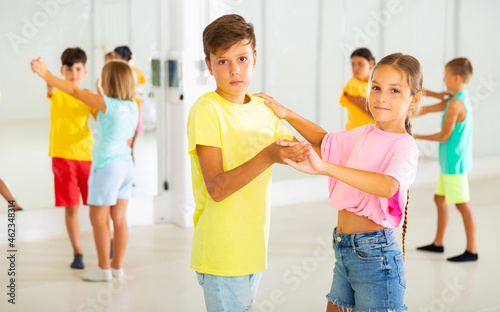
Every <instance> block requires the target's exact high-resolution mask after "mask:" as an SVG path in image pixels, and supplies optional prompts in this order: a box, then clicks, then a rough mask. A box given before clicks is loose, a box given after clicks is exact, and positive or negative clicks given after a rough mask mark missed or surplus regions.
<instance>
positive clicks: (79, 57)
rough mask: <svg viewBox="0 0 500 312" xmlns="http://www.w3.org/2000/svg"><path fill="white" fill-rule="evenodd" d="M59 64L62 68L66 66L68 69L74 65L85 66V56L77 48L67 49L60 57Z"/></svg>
mask: <svg viewBox="0 0 500 312" xmlns="http://www.w3.org/2000/svg"><path fill="white" fill-rule="evenodd" d="M61 63H62V65H63V66H64V65H66V66H68V67H71V66H73V64H75V63H83V65H85V64H86V63H87V54H85V51H83V50H82V49H80V48H79V47H75V48H67V49H66V50H64V52H63V54H62V55H61Z"/></svg>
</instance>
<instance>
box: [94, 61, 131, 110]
mask: <svg viewBox="0 0 500 312" xmlns="http://www.w3.org/2000/svg"><path fill="white" fill-rule="evenodd" d="M101 86H102V90H103V92H104V94H105V95H106V96H109V97H112V98H117V99H119V100H121V101H133V100H134V98H135V82H134V75H133V74H132V70H131V69H130V66H129V65H128V64H127V63H126V62H124V61H122V60H110V61H108V62H106V63H105V64H104V66H103V67H102V72H101Z"/></svg>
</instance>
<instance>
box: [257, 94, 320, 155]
mask: <svg viewBox="0 0 500 312" xmlns="http://www.w3.org/2000/svg"><path fill="white" fill-rule="evenodd" d="M254 95H255V96H258V97H261V98H263V99H264V100H266V101H265V104H266V105H267V106H268V107H269V108H271V109H272V110H273V112H274V113H275V114H276V116H278V118H280V119H284V120H286V121H287V122H288V123H289V124H290V125H291V126H292V127H293V128H294V129H295V130H297V131H298V132H299V133H300V135H302V136H303V137H304V138H305V139H306V140H307V141H308V142H309V143H311V144H312V145H314V146H315V149H316V148H317V147H319V146H321V142H322V141H323V138H324V137H325V135H326V133H327V132H326V131H325V130H324V129H323V128H321V127H320V126H318V125H317V124H315V123H314V122H312V121H309V120H307V119H305V118H304V117H302V116H300V115H298V114H296V113H295V112H293V111H291V110H289V109H288V108H286V107H284V106H283V105H281V104H280V103H278V101H276V100H275V99H274V98H273V97H271V96H269V95H266V94H264V93H257V94H254Z"/></svg>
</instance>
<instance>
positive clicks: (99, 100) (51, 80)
mask: <svg viewBox="0 0 500 312" xmlns="http://www.w3.org/2000/svg"><path fill="white" fill-rule="evenodd" d="M31 69H32V70H33V72H34V73H36V74H38V75H39V76H40V77H42V79H43V80H45V81H46V82H47V85H51V86H54V87H55V88H57V89H59V90H61V91H62V92H64V93H66V94H69V95H71V96H73V97H75V98H77V99H79V100H80V101H82V102H84V103H85V104H87V105H89V106H92V107H94V108H95V109H97V110H99V111H102V112H103V113H105V112H106V104H105V103H104V98H103V97H102V96H101V95H98V94H94V93H92V92H90V91H85V90H82V89H80V88H79V87H77V86H75V85H74V84H72V83H71V82H69V81H66V80H63V79H60V78H57V77H56V76H54V75H52V74H51V73H50V72H49V71H48V70H47V65H46V64H45V62H44V61H42V60H41V59H40V58H38V59H37V60H34V61H32V62H31Z"/></svg>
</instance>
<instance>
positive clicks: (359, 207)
mask: <svg viewBox="0 0 500 312" xmlns="http://www.w3.org/2000/svg"><path fill="white" fill-rule="evenodd" d="M422 81H423V76H422V70H421V67H420V63H419V62H418V61H417V60H416V59H415V58H414V57H412V56H410V55H403V54H401V53H396V54H391V55H388V56H386V57H384V58H383V59H382V60H380V61H379V62H378V63H377V65H375V67H374V68H373V70H372V72H371V75H370V80H369V85H368V91H369V92H368V96H367V100H368V104H369V108H370V111H371V113H372V115H373V117H374V119H375V122H376V123H375V125H366V126H362V127H359V128H356V129H353V130H350V131H341V132H336V133H328V134H327V133H326V131H325V130H323V129H322V128H321V127H319V126H318V125H316V124H314V123H312V122H311V121H309V120H306V119H305V118H303V117H301V116H299V115H297V114H296V113H294V112H292V111H291V110H289V109H287V108H285V107H283V106H282V105H280V104H279V103H278V102H276V101H275V100H274V99H273V98H272V97H269V96H267V95H265V94H256V95H257V96H261V97H263V98H265V99H266V104H267V105H268V106H269V107H270V108H271V109H273V111H274V112H275V113H276V115H278V116H279V117H280V118H282V119H285V120H286V121H287V122H288V123H290V124H291V125H292V126H293V127H294V128H295V129H296V130H297V131H298V132H299V133H300V134H301V135H302V136H304V138H305V139H306V140H307V141H309V142H310V143H312V147H311V149H310V155H309V158H308V159H306V160H304V161H302V162H298V163H297V162H294V161H291V160H286V159H285V161H286V162H287V163H288V164H289V165H290V166H292V167H294V168H295V169H297V170H299V171H302V172H305V173H308V174H316V175H318V174H320V175H326V176H328V177H329V179H328V188H329V193H330V196H329V199H330V205H331V206H332V207H334V208H336V209H338V210H339V212H338V221H337V227H336V228H335V230H334V234H333V235H334V237H333V247H334V250H335V259H336V261H335V268H334V274H333V282H332V287H331V290H330V292H329V294H328V295H327V296H326V297H327V299H328V305H327V311H329V312H332V311H340V310H342V311H344V310H345V309H349V310H354V309H356V311H358V310H359V311H368V310H370V311H371V310H376V311H389V310H390V311H406V310H407V307H406V306H405V304H404V294H405V291H406V273H405V265H404V260H403V258H404V246H405V245H404V236H405V233H406V210H407V203H408V188H409V187H410V185H411V184H412V183H413V181H414V179H415V173H416V169H417V162H418V148H417V146H416V144H415V141H414V139H413V137H412V136H411V121H410V119H411V116H412V113H413V111H414V110H415V108H416V107H417V106H418V104H419V102H420V99H421V97H422ZM278 143H279V144H281V145H292V144H296V143H291V142H278ZM318 154H320V155H321V158H320V157H319V156H318ZM401 226H403V251H401V249H400V247H399V245H398V243H397V242H396V240H395V238H394V232H393V229H394V228H398V227H401Z"/></svg>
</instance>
